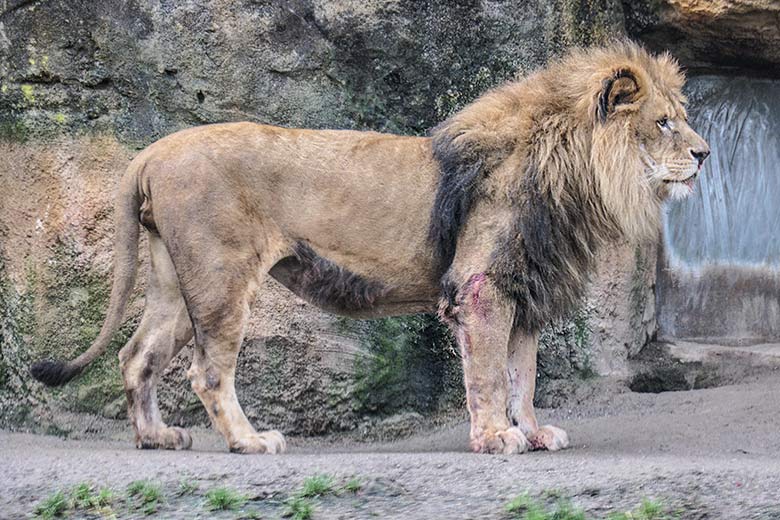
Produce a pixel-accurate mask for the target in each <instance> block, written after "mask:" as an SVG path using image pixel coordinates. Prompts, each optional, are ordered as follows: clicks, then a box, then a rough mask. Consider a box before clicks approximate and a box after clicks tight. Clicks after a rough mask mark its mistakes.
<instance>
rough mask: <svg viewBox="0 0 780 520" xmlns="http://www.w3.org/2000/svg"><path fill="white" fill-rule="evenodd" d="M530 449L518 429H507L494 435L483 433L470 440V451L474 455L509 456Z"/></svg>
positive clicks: (526, 440)
mask: <svg viewBox="0 0 780 520" xmlns="http://www.w3.org/2000/svg"><path fill="white" fill-rule="evenodd" d="M530 448H531V445H530V443H529V442H528V439H526V437H525V435H524V434H523V432H522V431H520V428H515V427H512V428H509V429H507V430H501V431H497V432H495V433H485V434H482V435H480V436H479V437H476V438H475V439H472V440H471V450H472V451H474V452H476V453H491V454H504V455H511V454H513V453H524V452H526V451H528V450H529V449H530Z"/></svg>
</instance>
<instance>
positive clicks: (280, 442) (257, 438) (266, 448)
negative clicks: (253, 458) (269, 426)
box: [230, 430, 287, 454]
mask: <svg viewBox="0 0 780 520" xmlns="http://www.w3.org/2000/svg"><path fill="white" fill-rule="evenodd" d="M286 449H287V441H285V440H284V435H282V434H281V433H279V432H278V431H276V430H270V431H267V432H262V433H255V434H253V435H249V436H247V437H243V438H241V439H238V440H237V441H235V442H234V443H233V444H232V445H231V446H230V451H231V452H232V453H270V454H275V453H284V452H285V450H286Z"/></svg>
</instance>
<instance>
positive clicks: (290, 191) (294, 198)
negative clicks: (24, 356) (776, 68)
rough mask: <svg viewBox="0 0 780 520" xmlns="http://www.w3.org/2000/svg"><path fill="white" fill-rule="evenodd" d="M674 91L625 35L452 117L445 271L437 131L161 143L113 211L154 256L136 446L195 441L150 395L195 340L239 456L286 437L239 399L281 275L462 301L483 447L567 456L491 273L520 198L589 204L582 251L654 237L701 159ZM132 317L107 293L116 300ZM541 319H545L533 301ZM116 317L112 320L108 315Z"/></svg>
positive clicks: (134, 411)
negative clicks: (464, 201)
mask: <svg viewBox="0 0 780 520" xmlns="http://www.w3.org/2000/svg"><path fill="white" fill-rule="evenodd" d="M620 70H628V71H630V77H629V76H624V77H618V78H617V79H615V80H614V82H613V83H612V84H611V90H610V94H609V96H606V97H604V96H602V94H603V92H604V88H605V87H604V85H605V83H604V82H605V81H606V80H608V79H610V78H613V79H614V78H615V77H616V72H617V71H620ZM618 76H619V74H618ZM682 84H683V78H682V75H681V74H680V73H679V71H678V68H677V65H676V64H675V63H674V61H673V60H672V59H671V58H669V57H668V56H661V57H652V56H650V55H648V54H647V53H645V52H644V51H643V50H641V49H640V48H638V47H636V46H634V45H632V44H625V43H621V44H615V45H613V46H611V47H608V48H605V49H597V50H588V51H575V52H573V53H572V54H570V55H569V56H568V57H566V58H564V59H563V60H561V61H560V62H557V63H554V64H552V65H551V66H549V67H548V68H546V69H544V70H542V71H540V72H537V73H536V74H534V75H532V76H530V77H528V78H526V79H522V80H518V81H515V82H511V83H508V84H506V85H504V86H502V87H500V88H498V89H496V90H493V91H491V92H489V93H487V94H486V95H484V96H483V97H482V98H480V99H479V100H477V101H476V102H475V103H473V104H472V105H470V106H468V107H466V108H465V109H464V110H463V111H461V112H460V113H458V114H456V115H455V116H454V117H453V118H452V119H450V120H448V121H446V122H445V123H443V124H442V125H441V126H440V127H439V128H438V129H437V130H436V132H435V133H434V136H436V135H446V136H449V137H450V138H451V141H448V142H449V143H450V144H451V146H450V148H449V150H451V151H452V152H453V153H456V154H460V155H458V157H463V158H464V160H468V159H469V158H470V157H479V158H480V160H481V162H480V163H479V164H480V165H481V166H480V167H482V168H484V175H483V176H482V177H480V179H479V182H478V183H477V185H476V187H475V188H474V189H475V194H474V201H473V204H472V205H471V207H470V209H469V211H468V215H467V218H465V222H464V224H463V226H462V228H461V229H460V230H459V231H458V239H457V249H456V251H455V255H454V259H453V260H452V263H451V265H442V260H441V258H438V256H437V253H436V250H435V247H434V245H433V244H432V243H431V239H430V238H429V227H430V225H432V224H431V223H432V222H433V220H432V219H431V217H432V215H431V211H432V207H433V206H434V199H435V198H436V196H437V195H436V194H437V186H439V185H440V183H441V182H442V181H441V179H442V173H441V165H440V164H439V163H437V161H436V158H435V157H434V155H435V151H434V148H433V146H434V145H433V144H432V140H431V139H430V138H422V137H420V138H417V137H399V136H393V135H383V134H377V133H371V132H352V131H312V130H290V129H283V128H276V127H271V126H263V125H257V124H251V123H236V124H222V125H212V126H203V127H199V128H193V129H190V130H185V131H182V132H178V133H176V134H173V135H171V136H169V137H166V138H164V139H162V140H160V141H158V142H157V143H155V144H153V145H152V146H150V147H149V148H147V149H146V150H144V151H143V152H142V153H141V154H139V155H138V157H137V158H136V159H135V160H134V161H133V163H132V164H131V166H130V167H129V169H128V173H127V175H126V177H125V181H124V182H123V187H122V190H121V192H120V194H119V205H120V208H121V207H125V206H126V205H127V204H128V202H127V201H134V202H133V204H135V206H134V207H135V208H136V215H137V218H140V219H141V222H143V224H144V225H145V227H146V228H147V230H148V232H149V234H150V237H151V241H150V244H151V248H152V255H151V256H152V274H151V275H150V276H151V278H150V282H149V289H148V291H147V310H146V313H145V315H144V318H143V321H142V323H141V325H140V326H139V329H138V332H137V333H136V335H135V336H134V337H133V339H131V340H130V342H129V343H128V345H127V346H126V347H125V348H124V349H123V350H122V353H121V354H120V358H121V360H122V369H123V373H124V376H125V381H126V382H125V385H126V388H127V392H128V397H129V409H130V416H131V420H132V421H133V425H134V427H135V429H136V437H137V439H138V441H137V444H138V445H139V446H140V447H162V448H187V447H189V445H190V442H191V441H190V439H189V436H188V435H187V434H186V432H183V430H178V429H171V428H168V427H167V426H166V425H165V424H164V423H162V421H161V419H160V417H159V412H158V411H157V407H156V399H155V393H154V392H155V390H154V387H155V384H156V381H157V378H158V377H159V374H160V373H161V372H162V370H163V369H164V368H165V365H166V364H167V362H168V361H169V360H170V358H171V357H172V356H174V355H175V354H176V352H177V351H178V349H179V348H180V347H181V345H182V344H183V343H184V342H186V341H187V340H188V339H189V337H190V336H191V335H192V334H194V337H195V355H194V359H193V364H192V368H191V369H190V370H189V372H188V377H189V378H190V379H191V381H192V386H193V389H194V390H195V392H196V393H197V394H198V396H199V397H200V398H201V400H202V401H203V404H204V406H205V407H206V409H207V411H208V413H209V415H210V417H211V419H212V422H213V423H214V425H215V426H216V428H217V429H218V430H219V431H220V432H221V433H222V434H223V436H224V437H225V439H226V441H227V443H228V446H229V448H230V449H231V450H233V451H239V452H245V453H249V452H272V453H274V452H279V451H282V450H283V449H284V440H283V438H282V437H281V435H280V434H278V433H277V432H266V433H256V432H255V431H254V429H253V428H252V426H251V425H250V424H249V422H248V420H247V419H246V417H245V416H244V414H243V412H242V411H241V408H240V405H239V404H238V401H237V399H236V395H235V389H234V371H235V363H236V356H237V354H238V349H239V347H240V345H241V341H242V338H243V333H244V325H245V323H246V319H247V316H248V314H249V312H250V309H249V305H250V303H251V302H252V301H253V300H254V295H255V291H256V290H257V288H258V286H259V285H260V283H261V281H262V279H263V278H264V276H266V274H267V273H269V272H270V273H271V274H272V275H273V276H274V277H276V278H277V279H279V280H280V281H282V282H283V283H285V284H286V285H288V286H289V287H290V288H291V289H292V290H293V291H296V292H297V293H298V294H299V295H300V296H302V297H304V298H308V299H310V300H313V301H316V303H318V304H319V305H321V306H322V307H324V308H326V309H329V310H333V311H336V312H342V313H344V314H347V315H351V316H386V315H392V314H405V313H412V312H421V311H433V310H434V309H435V308H436V305H437V302H439V301H440V299H441V298H442V286H441V282H442V279H444V280H445V281H446V283H447V284H449V285H450V286H451V287H453V288H454V291H455V292H454V293H453V294H451V295H449V296H446V295H445V300H446V298H447V297H449V298H450V299H451V300H452V301H445V300H441V301H442V302H443V303H442V307H441V308H442V309H443V311H442V313H443V315H444V316H443V317H444V318H445V319H447V320H448V321H449V322H450V323H451V324H452V326H453V329H454V333H455V336H456V338H457V340H458V342H459V344H460V346H461V350H462V353H463V361H464V373H465V383H466V388H467V397H468V406H469V411H470V414H471V421H472V423H471V446H472V448H473V449H474V450H475V451H480V452H491V453H495V452H502V453H518V452H523V451H526V450H527V449H533V448H535V449H560V448H563V447H566V445H567V444H568V438H567V437H566V434H565V433H564V432H563V431H562V430H559V429H557V428H554V427H543V428H539V427H538V425H537V423H536V418H535V416H534V410H533V391H534V382H535V377H536V366H535V362H536V343H537V337H538V331H537V330H524V329H523V328H522V327H521V326H518V325H517V324H516V322H517V316H518V315H519V313H520V312H521V310H522V309H520V308H519V307H518V306H519V303H518V302H517V301H516V300H515V299H514V298H513V297H512V296H511V295H510V294H509V293H508V292H507V290H506V289H505V288H504V287H503V286H502V285H501V284H500V283H498V282H497V279H496V278H495V276H494V275H493V272H494V271H495V272H498V271H497V270H495V269H494V270H491V269H493V267H491V265H492V263H494V262H495V258H496V257H495V254H496V251H497V247H498V244H500V243H503V242H506V240H508V238H507V236H508V235H507V233H509V234H510V235H511V232H510V231H511V229H512V228H511V225H512V223H513V222H515V221H517V219H518V218H521V217H522V216H521V217H518V211H521V209H518V208H525V207H526V205H525V204H526V203H525V202H524V201H525V200H526V197H528V195H527V193H528V189H529V186H534V188H533V189H534V190H538V193H539V194H540V195H539V196H540V197H542V198H543V200H544V201H546V202H545V204H550V205H552V206H553V207H554V206H560V207H561V208H563V207H570V206H572V204H573V200H574V199H573V197H579V198H577V200H582V201H583V202H582V204H583V205H584V206H585V207H584V208H582V210H583V211H585V212H586V213H587V215H589V216H588V218H590V219H592V220H593V222H594V224H593V225H594V226H595V228H597V232H596V231H593V230H591V231H593V232H592V233H591V235H593V234H595V235H598V236H597V237H596V238H594V239H593V240H590V239H586V238H582V239H581V238H579V237H580V235H575V236H576V237H577V238H575V239H574V240H577V241H582V244H579V246H581V247H580V249H579V250H581V251H582V254H583V255H585V256H587V257H588V258H589V255H592V254H593V252H594V251H593V249H595V247H596V246H597V245H598V243H599V242H600V241H601V240H602V239H603V240H606V239H607V238H613V237H617V236H623V237H627V238H629V239H641V238H648V237H653V236H654V233H656V232H657V228H658V219H659V215H658V209H659V205H660V203H661V201H662V200H663V199H664V198H665V197H666V196H667V195H668V186H667V185H666V183H665V182H664V181H669V180H681V179H684V178H685V176H687V175H688V174H689V172H690V171H691V166H690V163H691V161H692V160H693V159H692V158H691V155H690V149H696V150H700V149H701V150H704V149H705V148H706V144H704V143H703V141H702V140H701V138H699V137H698V136H697V135H696V134H695V133H694V132H693V131H692V130H691V129H690V128H689V127H688V126H687V124H686V123H685V111H684V108H683V102H684V98H683V97H682V95H681V93H680V88H681V86H682ZM600 96H601V97H600ZM602 98H603V102H604V103H603V104H604V106H605V107H607V109H606V111H605V112H604V121H601V120H600V119H599V116H598V114H599V103H600V99H602ZM663 116H666V117H668V118H669V119H670V121H674V123H675V130H674V134H673V135H672V134H667V133H665V130H664V131H662V130H661V128H660V127H659V126H658V125H657V124H656V121H657V120H658V119H660V118H661V117H663ZM437 132H438V133H437ZM439 159H440V158H439ZM675 161H676V162H675ZM674 165H681V166H680V167H676V166H675V167H673V166H674ZM664 168H665V169H666V173H664ZM528 172H532V173H528ZM528 175H532V176H533V178H529V177H528ZM529 183H530V184H529ZM578 204H579V203H578ZM139 210H140V215H139ZM522 211H524V210H522ZM522 211H521V212H522ZM434 217H435V216H434ZM117 218H120V219H123V218H126V216H125V212H118V213H117ZM522 218H524V217H522ZM434 220H435V218H434ZM136 222H138V221H137V220H136V221H134V222H133V224H132V225H134V226H135V225H137V224H136ZM521 223H522V222H521ZM553 225H556V224H555V223H553ZM595 228H594V229H595ZM127 235H128V232H125V233H123V234H121V238H120V239H119V240H118V243H117V255H118V256H117V258H118V261H117V267H116V269H117V272H118V273H120V275H121V276H120V275H118V280H119V282H118V283H120V285H121V284H122V283H124V285H126V278H127V276H129V275H127V273H128V272H129V271H131V270H132V271H134V266H130V264H128V262H127V258H128V257H130V256H134V249H133V248H134V247H135V245H134V244H135V241H134V240H130V239H128V238H127ZM582 236H585V237H588V236H590V235H588V234H587V233H586V234H585V235H582ZM522 238H523V237H521V236H516V237H510V239H509V240H521V239H522ZM502 241H503V242H502ZM130 242H132V243H130ZM301 244H304V245H305V246H306V247H308V248H309V250H310V251H313V252H314V253H316V255H318V256H319V258H322V259H327V260H328V261H329V262H330V263H329V264H317V265H318V266H320V267H322V266H325V267H323V269H324V268H326V267H327V266H329V265H330V266H338V267H337V269H341V271H336V270H333V271H332V272H333V273H336V272H339V273H341V272H345V273H352V274H354V275H355V277H353V278H348V277H345V278H344V280H347V282H345V283H347V284H352V283H355V282H354V280H355V279H357V278H359V279H361V280H364V281H370V282H371V284H373V285H371V284H366V285H365V287H368V289H365V292H366V294H367V295H366V296H365V298H364V299H363V300H360V301H363V302H366V301H370V302H371V304H370V305H363V306H362V307H361V306H360V305H357V304H355V305H354V306H353V307H349V306H347V305H345V304H340V303H339V301H340V300H337V299H336V298H335V297H334V298H333V299H332V300H328V299H327V289H328V287H326V288H325V289H323V290H321V291H320V292H319V293H318V298H319V299H317V298H315V296H314V293H313V292H312V291H313V289H312V287H314V286H313V285H312V284H311V283H310V284H309V285H306V282H305V280H306V276H308V275H316V274H317V273H316V272H314V271H316V269H309V270H308V271H305V270H304V271H301V269H302V267H301V266H302V265H305V264H303V263H302V262H304V260H305V255H304V254H303V253H301V251H304V250H302V249H300V248H301V247H303V246H302V245H301ZM296 248H297V249H296ZM296 258H297V259H298V260H295V259H296ZM586 264H587V262H586ZM588 265H589V264H588ZM131 267H132V269H131ZM442 268H446V272H443V271H442V270H441V269H442ZM318 269H319V267H318ZM334 269H335V268H334ZM559 269H560V270H561V273H562V275H565V276H566V277H568V279H570V280H571V283H574V284H584V283H585V280H586V275H587V273H586V272H582V270H581V268H580V267H579V264H577V263H576V262H575V260H564V261H563V263H562V264H561V266H560V267H559ZM329 272H330V271H329ZM312 273H313V274H312ZM120 278H121V279H120ZM301 280H304V281H303V282H302V281H301ZM315 281H316V280H315ZM124 285H123V286H124ZM365 287H364V288H365ZM372 288H374V289H376V288H380V289H381V290H379V289H376V290H374V289H372ZM341 289H344V288H340V289H339V290H341ZM348 289H349V287H347V288H346V289H344V290H345V291H347V290H348ZM332 290H333V291H334V292H335V291H336V290H337V288H335V287H334V288H332ZM371 291H373V292H371ZM369 292H371V294H368V293H369ZM552 294H557V293H555V292H554V291H553V293H552ZM120 296H122V295H118V296H117V297H116V298H120ZM123 297H126V294H125V295H124V296H123ZM528 305H534V303H533V302H530V303H528ZM121 308H123V306H122V305H120V304H119V303H115V302H114V298H113V297H112V309H121ZM538 308H539V309H540V311H539V312H546V311H544V310H543V309H544V307H543V306H542V305H541V303H540V304H539V307H538ZM185 309H186V311H187V313H186V315H185V312H184V311H185ZM112 312H114V311H112ZM120 313H121V310H120ZM544 316H546V315H544ZM110 320H114V321H111V323H112V326H115V321H116V319H115V316H112V317H110ZM190 320H191V321H190ZM99 350H100V348H97V347H96V348H95V349H90V353H89V355H88V357H89V358H90V359H92V358H94V356H95V355H97V353H99ZM79 369H80V368H79Z"/></svg>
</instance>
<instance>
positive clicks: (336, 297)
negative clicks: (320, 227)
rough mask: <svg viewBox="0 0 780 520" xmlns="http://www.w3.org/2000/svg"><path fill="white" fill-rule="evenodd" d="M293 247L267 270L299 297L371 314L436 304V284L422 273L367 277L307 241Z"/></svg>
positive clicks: (339, 309) (326, 306) (425, 308)
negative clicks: (288, 254) (292, 254)
mask: <svg viewBox="0 0 780 520" xmlns="http://www.w3.org/2000/svg"><path fill="white" fill-rule="evenodd" d="M294 249H295V255H294V256H288V257H286V258H283V259H282V260H280V261H279V262H277V264H276V265H274V266H273V268H272V269H271V270H270V272H269V274H270V275H271V276H272V277H274V278H275V279H276V280H277V281H279V282H280V283H281V284H282V285H284V286H285V287H287V288H288V289H289V290H291V291H292V292H293V293H295V294H296V295H297V296H299V297H300V298H303V299H304V300H306V301H308V302H309V303H312V304H314V305H317V306H318V307H320V308H322V309H325V310H327V311H329V312H334V313H336V314H342V315H345V316H351V317H361V318H372V317H381V316H393V315H402V314H414V313H418V312H430V311H432V310H434V308H435V304H436V301H437V296H438V288H437V284H436V283H435V280H434V279H433V278H432V277H429V276H425V275H424V274H423V273H418V274H419V275H420V276H413V275H414V274H415V273H413V272H410V273H407V274H410V275H412V276H404V277H399V276H397V274H396V273H388V276H387V277H377V278H368V277H364V276H361V275H359V274H357V273H355V272H353V271H351V270H349V269H348V268H346V267H344V266H340V265H338V264H336V263H334V262H332V261H331V260H328V259H326V258H324V257H322V256H320V255H318V254H317V253H316V252H314V250H313V249H311V247H309V246H308V244H304V243H298V244H296V246H295V248H294ZM411 271H414V267H411Z"/></svg>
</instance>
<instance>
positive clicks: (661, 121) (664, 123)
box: [655, 116, 669, 128]
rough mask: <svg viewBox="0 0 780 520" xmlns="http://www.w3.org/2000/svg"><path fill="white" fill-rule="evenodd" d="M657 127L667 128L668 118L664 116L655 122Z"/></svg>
mask: <svg viewBox="0 0 780 520" xmlns="http://www.w3.org/2000/svg"><path fill="white" fill-rule="evenodd" d="M655 123H656V124H657V125H658V127H659V128H669V118H668V117H666V116H664V117H662V118H661V119H659V120H658V121H656V122H655Z"/></svg>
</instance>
